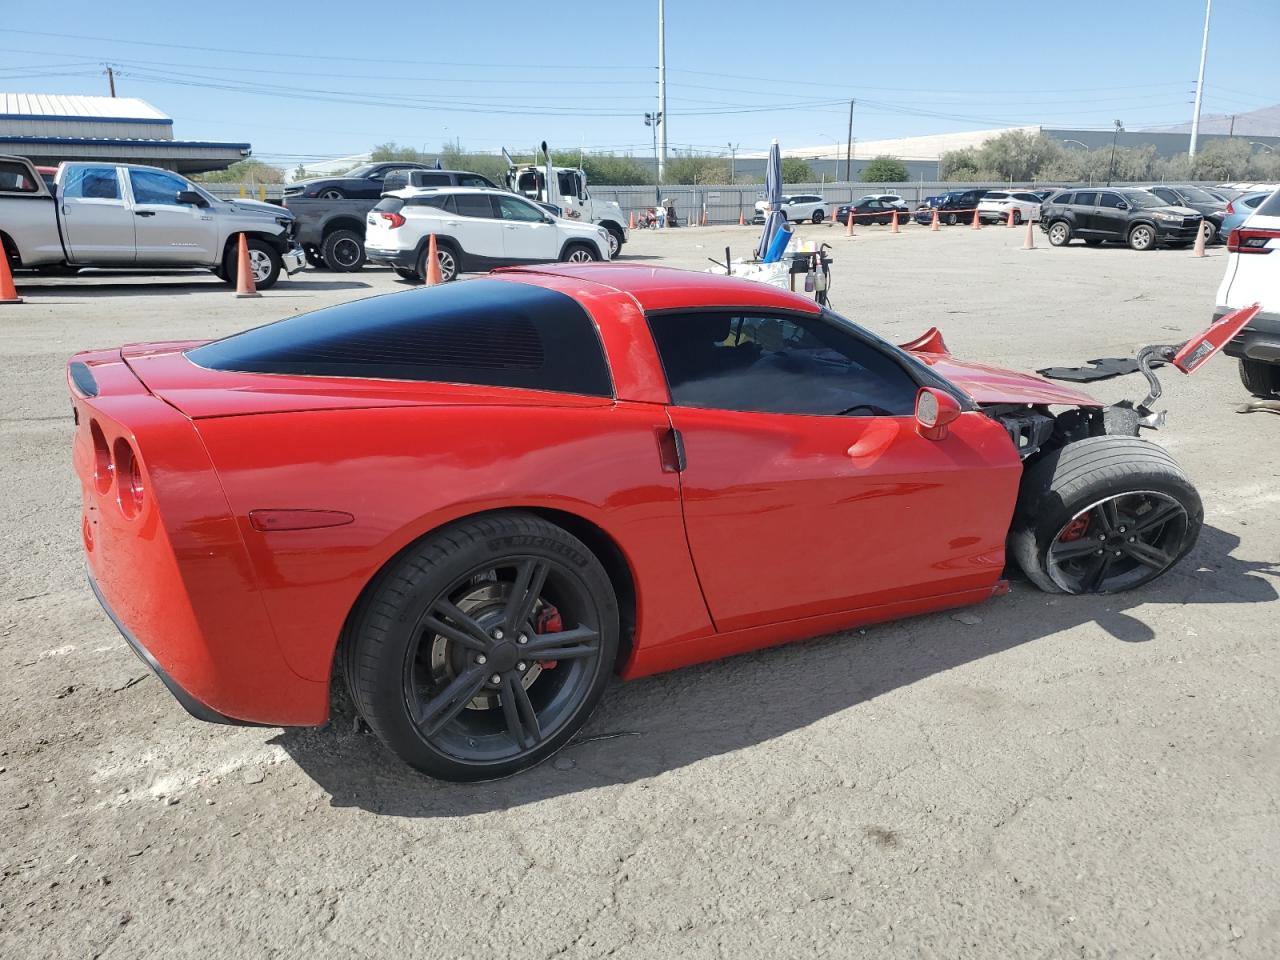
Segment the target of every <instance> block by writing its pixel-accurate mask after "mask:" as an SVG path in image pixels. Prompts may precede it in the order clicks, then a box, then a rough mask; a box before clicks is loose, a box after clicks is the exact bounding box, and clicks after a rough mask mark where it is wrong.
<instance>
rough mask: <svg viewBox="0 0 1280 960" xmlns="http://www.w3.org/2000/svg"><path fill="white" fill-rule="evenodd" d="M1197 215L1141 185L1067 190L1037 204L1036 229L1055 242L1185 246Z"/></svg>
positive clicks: (1198, 218)
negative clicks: (1079, 240)
mask: <svg viewBox="0 0 1280 960" xmlns="http://www.w3.org/2000/svg"><path fill="white" fill-rule="evenodd" d="M1200 223H1201V216H1200V214H1199V213H1197V212H1196V211H1195V210H1192V209H1190V208H1189V207H1178V206H1173V205H1171V204H1168V203H1166V202H1165V201H1164V200H1163V199H1161V198H1160V197H1158V196H1156V195H1155V194H1154V193H1151V192H1150V191H1148V190H1146V189H1144V188H1141V187H1112V188H1105V187H1104V188H1091V189H1082V190H1067V191H1063V192H1062V193H1059V194H1057V195H1056V196H1054V197H1053V199H1052V200H1050V201H1049V202H1048V203H1047V204H1045V205H1044V206H1042V207H1041V208H1040V229H1041V230H1043V231H1044V232H1045V233H1047V234H1048V235H1049V242H1050V243H1051V244H1053V245H1054V246H1055V247H1061V246H1065V245H1066V244H1068V243H1070V242H1071V241H1072V240H1074V239H1076V238H1079V239H1081V240H1083V241H1084V242H1085V243H1087V244H1089V245H1090V246H1097V245H1098V244H1101V243H1104V242H1106V241H1115V242H1118V243H1127V244H1128V245H1129V246H1130V247H1132V248H1133V249H1134V250H1153V249H1155V248H1156V247H1157V246H1170V247H1185V246H1188V245H1190V244H1191V243H1193V242H1194V241H1195V238H1196V231H1198V230H1199V229H1200Z"/></svg>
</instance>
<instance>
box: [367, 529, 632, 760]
mask: <svg viewBox="0 0 1280 960" xmlns="http://www.w3.org/2000/svg"><path fill="white" fill-rule="evenodd" d="M343 642H344V645H345V646H344V655H345V662H346V665H347V679H348V683H349V685H350V687H351V695H352V699H353V700H354V702H355V705H356V707H357V709H358V710H359V711H360V713H361V715H362V716H363V717H364V719H365V721H366V722H367V723H368V724H369V727H370V729H372V730H373V732H374V733H375V734H377V735H378V737H379V738H380V739H381V740H382V742H383V743H385V744H386V745H387V747H388V748H390V749H391V751H392V752H393V753H395V754H396V755H397V756H398V757H400V758H401V759H402V760H404V761H405V762H406V763H408V764H410V765H411V766H413V767H416V768H417V769H418V770H421V771H422V772H423V773H426V774H429V775H430V776H433V777H438V778H440V779H442V780H453V781H460V782H469V781H477V780H493V779H496V778H498V777H505V776H509V775H511V774H513V773H517V772H519V771H521V770H524V769H526V768H528V767H531V766H533V765H534V764H536V763H539V762H541V761H543V760H545V759H547V758H548V757H549V756H551V755H552V754H553V753H555V752H556V751H557V750H559V749H560V748H561V747H563V746H564V745H565V744H566V743H568V742H569V740H570V738H572V737H573V735H574V734H575V733H576V732H577V731H578V730H579V729H581V727H582V725H583V724H584V723H586V721H587V718H588V717H589V716H590V715H591V712H592V710H593V709H594V708H595V706H596V704H597V703H598V702H599V700H600V697H601V695H602V694H603V692H604V687H605V684H606V682H607V681H608V678H609V674H610V672H611V671H612V668H613V662H614V658H615V656H616V654H617V649H618V606H617V601H616V599H615V597H614V592H613V587H612V585H611V584H610V582H609V578H608V576H607V574H606V573H605V571H604V568H603V567H602V566H601V565H600V561H599V560H597V559H596V557H595V555H594V554H592V553H591V551H590V550H589V549H587V547H586V545H585V544H583V543H582V542H581V541H580V540H578V539H577V538H576V537H574V536H573V535H571V534H570V533H568V532H567V531H565V530H563V529H561V528H560V527H557V526H555V525H554V524H552V523H549V522H547V521H545V520H543V519H541V518H539V517H535V516H533V515H531V514H526V513H518V512H511V513H496V514H490V515H488V516H485V517H480V518H476V519H473V520H466V521H461V522H459V523H455V524H452V525H450V526H448V527H445V528H444V529H442V530H440V531H439V532H437V533H436V534H434V535H431V536H429V537H427V538H426V539H424V540H422V541H421V542H420V543H418V544H417V545H416V546H414V547H412V548H410V549H409V550H408V551H406V552H405V553H404V555H403V556H402V557H401V558H400V559H399V560H398V561H396V562H395V563H394V565H393V566H392V567H390V568H389V569H387V570H386V571H384V572H383V573H382V574H381V575H380V576H379V577H378V579H377V580H376V581H375V582H374V586H373V588H372V590H371V591H370V592H369V594H368V595H367V596H366V598H365V600H364V601H363V602H362V603H361V605H360V607H359V608H358V609H357V614H356V616H355V617H354V618H353V621H352V625H351V627H350V628H349V632H348V634H347V636H346V637H345V638H344V641H343Z"/></svg>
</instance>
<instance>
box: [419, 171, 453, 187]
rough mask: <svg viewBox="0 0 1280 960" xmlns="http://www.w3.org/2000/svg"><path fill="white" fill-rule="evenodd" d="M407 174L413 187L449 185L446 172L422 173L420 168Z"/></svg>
mask: <svg viewBox="0 0 1280 960" xmlns="http://www.w3.org/2000/svg"><path fill="white" fill-rule="evenodd" d="M409 176H412V178H413V185H414V186H415V187H447V186H449V185H450V184H449V175H448V174H447V173H423V172H422V171H421V170H415V171H414V172H413V173H412V174H410V175H409Z"/></svg>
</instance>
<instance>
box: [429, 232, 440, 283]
mask: <svg viewBox="0 0 1280 960" xmlns="http://www.w3.org/2000/svg"><path fill="white" fill-rule="evenodd" d="M425 279H426V281H427V286H428V287H434V286H435V285H436V284H437V283H443V282H444V280H443V279H442V278H441V276H440V251H439V250H437V249H436V235H435V234H434V233H433V234H431V236H430V237H428V238H427V275H426V277H425Z"/></svg>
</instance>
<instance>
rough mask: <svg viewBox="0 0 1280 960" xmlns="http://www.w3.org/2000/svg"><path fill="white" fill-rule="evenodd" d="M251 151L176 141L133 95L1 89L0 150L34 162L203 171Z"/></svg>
mask: <svg viewBox="0 0 1280 960" xmlns="http://www.w3.org/2000/svg"><path fill="white" fill-rule="evenodd" d="M251 151H252V148H251V147H250V145H249V144H247V143H224V142H221V141H211V140H177V139H175V138H174V136H173V120H172V119H170V118H169V117H167V116H165V115H164V114H163V113H161V112H160V111H159V110H157V109H156V108H155V107H154V106H152V105H151V104H149V103H147V102H146V101H145V100H139V99H137V98H136V97H80V96H66V95H63V94H47V93H0V153H11V154H17V155H18V156H22V157H28V158H29V159H30V160H31V161H32V162H33V163H36V164H42V165H48V166H54V165H56V164H58V163H60V162H62V161H63V160H107V161H115V162H118V163H145V164H149V165H151V166H155V167H164V168H165V169H168V170H175V171H177V172H178V173H204V172H206V171H209V170H225V169H226V168H227V167H229V166H231V164H233V163H235V162H236V161H237V160H243V159H244V158H245V157H247V156H249V154H250V152H251Z"/></svg>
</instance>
